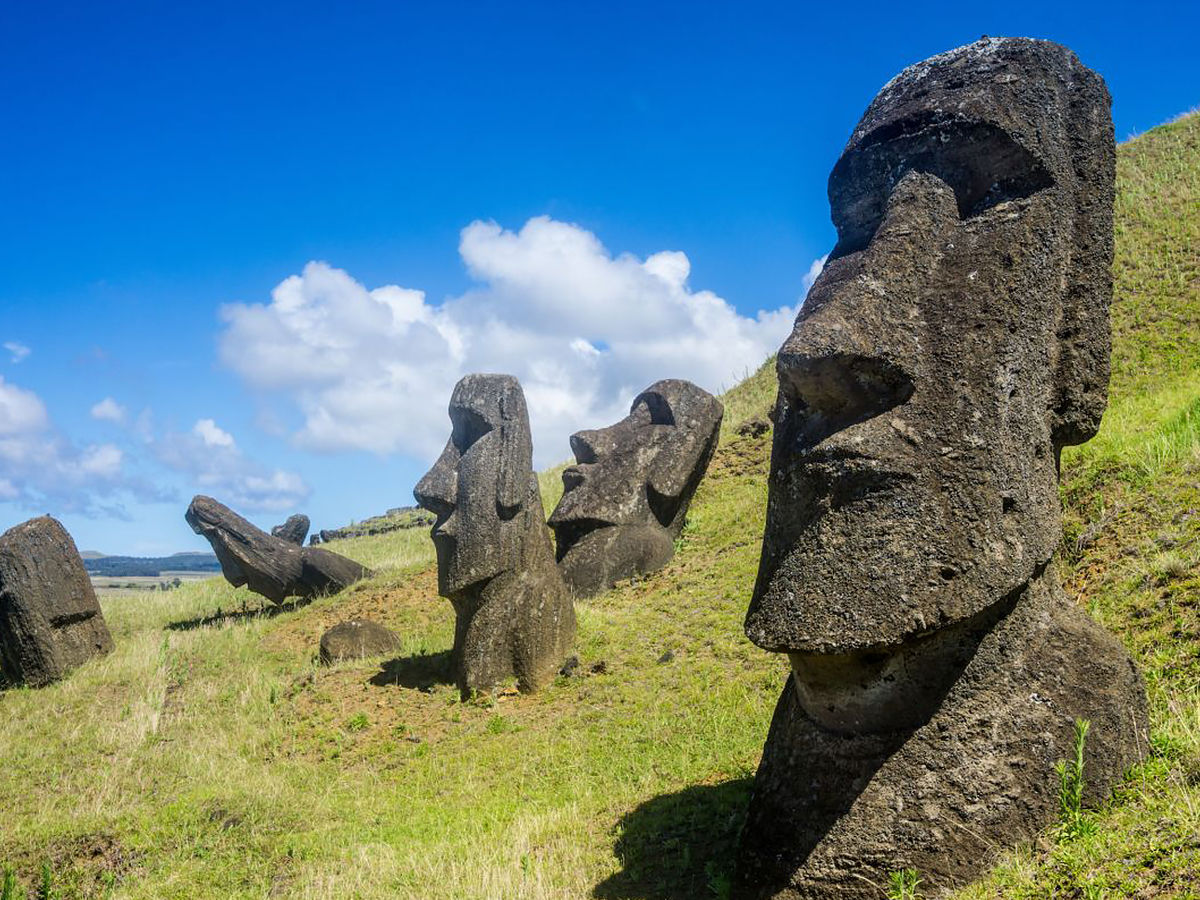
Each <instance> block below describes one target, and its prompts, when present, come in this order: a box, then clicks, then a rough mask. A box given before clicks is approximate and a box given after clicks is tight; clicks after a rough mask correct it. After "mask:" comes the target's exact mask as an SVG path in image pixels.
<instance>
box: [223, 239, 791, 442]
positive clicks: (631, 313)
mask: <svg viewBox="0 0 1200 900" xmlns="http://www.w3.org/2000/svg"><path fill="white" fill-rule="evenodd" d="M459 253H460V255H461V257H462V260H463V262H464V264H465V266H466V268H467V270H468V272H469V273H470V274H471V276H472V277H473V278H474V279H475V281H476V285H475V286H474V287H473V288H472V289H470V290H469V291H467V292H466V293H465V294H463V295H461V296H459V297H454V298H451V299H449V300H446V301H445V302H443V303H440V304H433V303H430V302H429V301H428V300H427V298H426V296H425V294H424V293H423V292H422V291H419V290H414V289H410V288H403V287H398V286H396V285H387V286H384V287H379V288H375V289H373V290H372V289H368V288H367V287H365V286H364V285H362V284H360V283H359V282H358V281H356V280H355V279H354V278H353V277H352V276H351V275H349V274H348V273H346V272H344V271H341V270H339V269H335V268H332V267H331V266H329V265H327V264H325V263H322V262H312V263H309V264H308V265H307V266H305V268H304V270H303V272H302V273H301V274H299V275H294V276H292V277H290V278H287V279H286V280H284V281H283V282H282V283H280V284H279V285H278V287H276V288H275V290H274V291H273V292H272V296H271V301H270V303H258V304H245V303H239V304H230V305H227V306H225V307H223V309H222V312H221V316H222V319H223V321H224V323H225V328H224V330H223V332H222V334H221V337H220V342H219V353H220V358H221V360H222V362H223V363H224V365H226V366H227V367H229V368H230V369H232V370H233V371H234V372H236V373H238V374H239V375H240V376H241V377H242V378H243V379H244V380H245V381H246V382H247V383H248V384H250V385H251V386H253V387H255V388H257V389H259V390H261V391H262V392H264V393H265V394H268V395H275V396H278V397H282V398H283V399H284V400H285V401H286V402H288V403H290V404H294V405H295V407H296V408H297V410H298V411H299V412H300V413H301V415H302V417H303V425H302V426H301V427H300V428H299V430H298V431H297V432H296V433H295V434H294V439H295V440H296V442H297V443H298V444H300V445H301V446H304V447H308V448H311V449H316V450H322V451H337V450H347V449H362V450H369V451H373V452H376V453H381V454H383V453H392V452H400V453H404V454H407V455H414V456H419V457H431V456H432V455H434V454H435V453H436V452H437V450H438V449H439V448H440V447H441V445H442V444H443V443H444V441H445V439H446V435H447V433H448V431H449V424H448V420H447V418H446V403H447V401H448V400H449V397H450V391H451V389H452V388H453V386H454V383H455V381H457V380H458V378H460V377H461V376H462V375H464V374H465V373H467V372H506V373H509V374H513V375H516V376H517V377H518V378H519V379H520V381H521V384H522V386H523V387H524V389H525V394H526V397H527V399H528V402H529V408H530V418H531V420H532V423H533V429H534V444H535V450H536V452H537V457H538V464H539V465H544V464H547V463H550V462H554V461H557V460H559V459H562V458H565V457H567V456H569V454H570V450H569V447H568V445H567V436H568V435H569V434H570V433H571V432H573V431H576V430H578V429H580V428H583V427H591V426H595V425H598V424H602V423H605V422H607V421H611V420H613V419H616V418H619V417H620V416H622V415H623V414H624V413H625V411H626V409H627V406H628V403H629V401H630V399H631V398H632V397H633V395H634V394H636V393H637V392H638V391H639V390H641V389H642V388H643V387H645V386H646V385H647V384H650V383H651V382H653V381H656V380H658V379H660V378H668V377H674V378H687V379H690V380H691V381H694V382H696V383H697V384H699V385H701V386H702V387H704V388H706V389H708V390H712V391H716V390H720V389H721V388H722V387H727V386H729V385H731V384H732V383H733V382H734V381H735V380H736V379H737V378H738V377H740V375H741V373H742V372H744V371H745V370H746V369H747V368H752V367H754V366H757V365H758V364H759V363H760V362H761V361H762V360H763V359H764V358H765V357H766V356H767V355H768V354H769V353H771V352H773V351H774V350H775V349H776V348H777V347H778V346H779V343H780V342H781V341H782V340H783V338H784V337H785V336H786V335H787V333H788V331H789V330H790V328H791V324H792V321H793V319H794V317H795V313H796V309H795V307H782V308H780V309H777V310H773V311H769V312H760V313H758V314H757V315H756V316H752V317H751V316H743V315H741V314H739V313H738V312H737V310H736V309H734V307H733V306H732V305H731V304H730V303H729V302H727V301H726V300H724V299H722V298H721V297H719V296H717V295H716V294H715V293H713V292H711V291H706V290H695V289H693V288H692V287H691V286H690V285H689V283H688V278H689V275H690V273H691V263H690V261H689V260H688V257H687V255H686V254H684V253H681V252H678V251H665V252H661V253H655V254H653V255H651V256H649V257H647V258H646V259H639V258H638V257H636V256H633V255H630V254H620V255H616V256H614V255H613V254H611V253H610V252H609V251H608V250H607V249H606V248H605V247H604V245H603V244H602V243H601V242H600V240H599V239H598V238H597V237H596V236H595V235H594V234H592V233H591V232H589V231H587V230H585V229H583V228H580V227H579V226H577V225H572V224H568V223H565V222H558V221H555V220H553V219H550V218H547V217H538V218H534V219H530V220H529V221H528V222H527V223H526V224H525V225H524V227H522V228H521V229H520V230H519V231H509V230H507V229H504V228H502V227H500V226H499V225H497V224H495V223H492V222H474V223H472V224H471V225H468V226H467V227H466V228H464V229H463V231H462V233H461V240H460V244H459Z"/></svg>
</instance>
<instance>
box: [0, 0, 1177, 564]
mask: <svg viewBox="0 0 1200 900" xmlns="http://www.w3.org/2000/svg"><path fill="white" fill-rule="evenodd" d="M843 16H844V17H843ZM1198 30H1200V12H1198V11H1197V7H1196V6H1195V5H1194V4H1187V5H1184V4H1180V5H1167V4H1162V5H1156V4H1154V3H1141V4H1128V3H1125V4H1121V5H1112V6H1107V5H1105V4H1098V3H1088V4H1082V3H1076V4H1047V3H1044V2H1042V3H1021V2H1013V3H1005V4H992V5H989V6H983V5H979V6H974V5H971V4H961V3H955V4H919V3H913V4H894V3H889V4H872V3H862V4H857V5H854V6H853V7H851V6H849V5H838V4H820V5H817V6H814V7H813V8H809V7H808V6H806V5H803V4H795V3H792V4H782V3H780V4H759V3H738V4H729V5H725V6H717V5H708V4H693V3H689V4H655V3H646V2H642V3H637V4H633V3H630V4H623V3H606V4H603V5H600V4H587V3H579V4H532V3H530V4H511V3H479V4H453V3H442V4H419V5H418V4H399V3H388V4H370V3H360V4H338V5H336V7H335V5H334V4H328V5H316V4H304V3H290V4H277V5H271V4H256V3H245V2H243V3H238V4H225V3H219V2H218V3H205V4H185V3H179V4H170V5H168V4H149V3H147V4H126V3H120V2H115V3H110V4H95V3H92V4H61V3H53V2H48V3H41V4H15V3H9V4H5V5H3V7H2V8H0V85H3V90H0V116H2V121H3V123H4V128H3V131H2V132H0V134H2V137H0V346H3V347H4V349H3V351H2V352H0V529H2V528H7V527H9V526H11V525H13V524H16V523H17V522H19V521H22V520H24V519H26V518H28V517H30V516H32V515H36V514H39V513H43V512H48V513H50V514H52V515H55V516H57V517H59V518H60V519H62V521H63V522H64V523H65V524H66V525H67V527H68V528H69V530H70V531H71V532H72V534H73V535H74V536H75V538H76V541H77V543H78V544H79V546H80V547H81V549H98V550H102V551H106V552H110V553H134V554H139V555H148V554H154V553H161V552H171V551H175V550H182V549H188V548H193V547H203V546H204V545H203V542H202V541H200V539H199V538H197V537H195V536H194V535H192V534H191V532H190V531H189V529H188V528H187V526H186V524H185V523H184V521H183V511H184V509H185V507H186V504H187V501H188V499H189V498H190V497H191V495H192V494H193V493H197V492H205V493H211V494H213V495H214V496H217V497H218V498H219V499H224V500H226V501H227V502H230V503H231V505H234V506H235V507H238V508H239V509H241V510H242V511H243V512H245V513H246V514H247V515H248V516H249V517H250V518H251V519H253V520H254V521H256V522H258V523H259V524H261V525H264V526H266V525H270V524H272V523H274V522H277V521H282V520H283V519H284V518H285V517H286V516H287V515H288V514H289V513H290V512H293V511H305V512H307V513H309V515H310V516H311V517H312V518H313V520H314V525H315V526H316V527H318V528H319V527H334V526H337V525H341V524H344V523H346V522H347V521H349V520H351V519H361V518H365V517H366V516H369V515H372V514H375V513H378V512H382V511H383V510H385V509H387V508H388V507H391V506H397V505H403V504H408V503H411V502H412V498H411V488H412V485H413V483H414V482H415V480H416V478H417V477H419V476H420V474H421V473H422V472H423V471H424V469H425V467H426V466H427V465H428V463H429V461H430V460H431V459H432V458H433V457H434V456H436V453H437V450H438V448H439V447H440V445H441V443H442V442H443V441H444V439H445V436H446V434H447V433H448V430H449V428H448V422H447V419H446V416H445V406H446V401H447V399H448V396H449V386H450V385H452V384H453V381H454V380H455V379H456V378H457V377H458V376H459V375H461V374H463V373H464V372H465V371H468V370H479V369H483V370H493V371H494V370H503V371H511V372H513V373H514V374H517V375H518V376H519V377H520V378H521V379H522V382H523V384H524V385H525V387H526V391H527V394H528V395H529V399H530V406H531V411H532V412H531V414H532V416H533V419H534V422H533V424H534V437H535V445H536V452H537V456H538V462H539V464H548V463H551V462H554V461H557V460H561V459H564V458H566V457H568V456H569V448H568V445H567V436H568V434H569V433H570V432H571V431H573V430H576V429H577V428H580V427H587V426H594V425H598V424H603V423H605V422H607V421H611V420H612V419H613V418H615V417H617V416H619V415H620V411H621V407H622V406H623V405H625V404H627V403H628V401H629V398H630V397H631V396H632V394H633V393H634V392H636V391H637V390H638V389H639V388H641V387H643V386H645V384H648V383H649V382H651V381H653V380H655V379H657V378H660V377H669V376H682V377H690V378H692V379H693V380H696V381H698V382H699V383H701V384H703V385H704V386H705V387H708V388H710V389H713V390H717V389H719V388H721V387H722V386H728V385H729V384H731V383H733V382H734V381H735V380H736V379H737V377H738V376H739V375H740V374H741V372H743V371H745V369H747V368H752V367H753V366H754V365H755V364H756V363H757V362H759V361H760V360H761V359H762V358H763V357H764V356H765V355H766V353H767V352H769V351H770V350H771V349H773V348H774V347H775V346H776V345H778V343H779V342H780V340H781V339H782V337H783V335H784V334H786V331H787V330H788V326H789V323H790V320H791V317H792V316H793V315H794V312H795V307H796V304H797V303H798V302H799V300H800V299H801V297H802V295H803V292H804V290H805V284H806V276H808V275H809V274H810V273H811V271H812V268H813V263H814V261H816V260H818V259H819V258H820V257H822V255H823V254H825V253H826V252H827V250H828V249H829V248H830V246H831V245H832V243H833V231H832V228H831V226H830V225H829V217H828V206H827V203H826V198H825V183H826V179H827V177H828V173H829V170H830V168H831V167H832V165H833V163H834V161H835V160H836V158H837V155H838V153H839V151H840V150H841V147H842V145H843V143H844V141H845V139H846V137H847V136H848V134H849V132H850V129H851V128H852V126H853V125H854V123H855V121H856V120H857V119H858V117H859V116H860V115H861V113H862V111H863V110H864V109H865V107H866V105H867V103H868V102H869V101H870V100H871V98H872V97H873V96H874V94H875V92H876V91H877V90H878V89H879V87H881V86H882V85H883V84H884V83H885V82H886V81H887V80H888V79H889V78H891V77H892V76H893V75H894V74H896V73H897V72H898V71H899V70H900V69H901V68H903V67H904V66H905V65H908V64H910V63H913V62H916V61H918V60H920V59H922V58H925V57H927V56H929V55H932V54H934V53H937V52H940V51H942V50H946V49H949V48H951V47H954V46H958V45H960V44H963V43H967V42H970V41H972V40H974V39H976V38H978V37H979V36H980V35H981V34H985V33H986V34H989V35H1013V34H1020V35H1030V36H1035V37H1045V38H1050V39H1053V40H1057V41H1060V42H1062V43H1065V44H1067V45H1068V46H1070V47H1071V48H1072V49H1074V50H1075V51H1076V52H1077V53H1078V54H1079V55H1080V57H1081V58H1082V59H1083V61H1084V62H1085V63H1086V64H1088V65H1090V66H1092V67H1093V68H1095V69H1097V70H1098V71H1100V72H1101V74H1103V75H1104V76H1105V78H1106V79H1107V81H1108V84H1109V88H1110V90H1111V91H1112V94H1113V98H1114V106H1113V115H1114V119H1115V121H1116V128H1117V135H1118V138H1124V137H1127V136H1129V135H1131V134H1133V133H1137V132H1140V131H1144V130H1146V129H1148V128H1150V127H1153V126H1154V125H1156V124H1159V123H1161V122H1163V121H1165V120H1167V119H1170V118H1172V117H1173V116H1175V115H1177V114H1178V113H1180V112H1183V111H1185V110H1188V109H1191V108H1193V107H1195V106H1196V105H1197V104H1200V77H1197V69H1196V65H1195V62H1194V59H1195V48H1194V36H1195V34H1196V33H1197V31H1198Z"/></svg>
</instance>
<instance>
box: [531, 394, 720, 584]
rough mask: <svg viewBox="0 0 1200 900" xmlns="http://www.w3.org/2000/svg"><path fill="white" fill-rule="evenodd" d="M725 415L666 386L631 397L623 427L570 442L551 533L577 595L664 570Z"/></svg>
mask: <svg viewBox="0 0 1200 900" xmlns="http://www.w3.org/2000/svg"><path fill="white" fill-rule="evenodd" d="M723 414H724V408H723V407H722V406H721V403H720V401H719V400H717V398H716V397H714V396H713V395H712V394H710V393H708V392H707V391H705V390H702V389H700V388H698V387H696V385H694V384H692V383H691V382H690V381H680V380H676V379H667V380H664V381H656V382H655V383H654V384H652V385H650V387H648V388H646V390H644V391H642V392H641V393H640V394H638V395H637V397H635V398H634V401H633V405H632V406H631V407H630V409H629V415H628V416H626V417H625V418H624V419H622V420H621V421H620V422H617V423H616V424H614V425H610V426H609V427H608V428H601V429H598V430H596V431H580V432H578V433H577V434H573V435H571V450H572V451H573V452H574V453H575V465H573V466H569V467H568V468H567V469H566V470H565V471H564V472H563V476H562V478H563V496H562V500H560V501H559V504H558V506H557V507H555V509H554V512H553V513H552V514H551V516H550V527H551V528H553V529H554V535H555V538H556V543H557V557H558V569H559V571H560V572H561V573H562V576H563V580H564V581H565V582H566V583H567V587H569V588H570V589H571V590H572V591H573V592H574V593H575V595H576V596H579V597H586V596H589V595H591V594H597V593H599V592H601V591H604V590H607V589H608V588H610V587H612V586H613V584H614V583H615V582H617V581H620V580H621V579H622V578H629V577H630V576H631V575H637V574H642V573H646V572H653V571H655V570H657V569H661V568H662V567H663V566H665V565H666V564H667V563H668V562H669V561H670V559H671V557H672V556H674V555H675V540H676V539H677V538H678V537H679V533H680V531H681V530H682V529H683V523H684V520H685V518H686V517H687V510H688V504H689V503H691V500H692V495H693V494H695V493H696V488H697V486H698V485H699V484H700V480H701V479H702V478H703V477H704V472H705V470H707V469H708V462H709V460H710V459H712V455H713V451H714V450H715V449H716V447H717V437H718V435H719V434H720V431H721V417H722V415H723Z"/></svg>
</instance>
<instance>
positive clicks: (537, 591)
mask: <svg viewBox="0 0 1200 900" xmlns="http://www.w3.org/2000/svg"><path fill="white" fill-rule="evenodd" d="M450 422H451V433H450V440H449V441H448V442H447V443H446V449H445V450H443V451H442V455H441V456H440V457H439V458H438V460H437V462H436V463H434V465H433V468H432V469H430V470H429V471H428V472H426V473H425V475H424V477H422V478H421V480H420V482H418V483H417V486H416V488H414V489H413V495H414V496H415V497H416V499H417V503H418V504H419V505H421V506H422V507H424V508H425V509H427V510H429V511H430V512H432V513H433V514H434V515H436V516H437V521H436V522H435V523H434V525H433V529H432V532H431V534H432V536H433V544H434V548H435V549H436V551H437V560H438V590H439V591H440V592H441V594H442V596H444V597H446V598H447V599H449V600H450V602H451V603H452V604H453V605H454V612H455V617H456V621H455V628H454V650H453V653H452V665H453V669H454V675H455V680H456V681H457V683H458V686H459V689H460V690H461V691H462V692H463V694H464V695H466V694H469V693H470V692H472V691H475V690H490V689H491V688H492V687H493V686H494V685H495V684H496V683H497V682H498V681H500V680H502V679H504V678H507V677H509V676H512V675H515V676H516V678H517V687H518V688H520V690H522V691H534V690H537V689H538V688H540V687H542V686H543V685H544V684H546V683H547V682H548V681H550V680H551V679H552V678H553V677H554V674H555V673H556V672H557V671H558V669H559V667H560V666H561V665H562V662H563V660H564V658H565V657H566V655H567V651H568V650H569V649H570V646H571V643H572V641H573V640H574V638H575V609H574V607H573V606H572V604H571V600H570V597H569V596H568V595H567V591H566V588H565V587H564V586H563V583H562V579H561V578H560V577H559V574H558V570H557V569H556V568H555V565H554V553H553V551H552V550H551V548H550V534H549V530H548V529H547V528H546V522H545V518H544V516H545V514H544V512H543V509H542V496H541V491H540V490H539V489H538V482H537V476H535V475H534V473H533V442H532V440H531V438H530V435H529V414H528V412H527V411H526V408H525V395H524V393H522V391H521V385H520V384H518V383H517V380H516V379H515V378H513V377H512V376H510V375H467V376H466V377H464V378H463V379H462V380H461V381H459V382H458V384H457V385H455V388H454V393H453V395H452V396H451V398H450Z"/></svg>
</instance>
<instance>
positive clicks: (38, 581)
mask: <svg viewBox="0 0 1200 900" xmlns="http://www.w3.org/2000/svg"><path fill="white" fill-rule="evenodd" d="M112 649H113V639H112V635H111V634H109V631H108V625H107V624H106V623H105V621H104V616H103V614H102V613H101V612H100V604H99V603H98V602H97V601H96V592H95V590H93V588H92V581H91V579H90V578H89V577H88V573H87V571H86V570H85V569H84V567H83V560H82V559H81V558H80V557H79V551H78V550H76V549H75V542H74V541H73V540H71V535H69V534H67V530H66V529H65V528H63V527H62V525H61V524H60V523H59V522H58V520H57V519H52V518H50V517H49V516H41V517H39V518H37V519H30V520H29V521H28V522H23V523H21V524H20V525H17V526H15V527H13V528H10V529H9V530H8V531H6V532H4V534H0V682H8V683H10V684H27V685H31V686H38V685H44V684H49V683H50V682H52V681H57V680H58V679H60V678H62V677H63V676H64V675H66V674H67V672H69V671H70V670H71V669H73V668H75V667H76V666H78V665H80V664H82V663H84V662H86V661H87V660H89V659H91V658H92V657H93V656H99V655H101V654H104V653H108V652H109V651H111V650H112Z"/></svg>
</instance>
